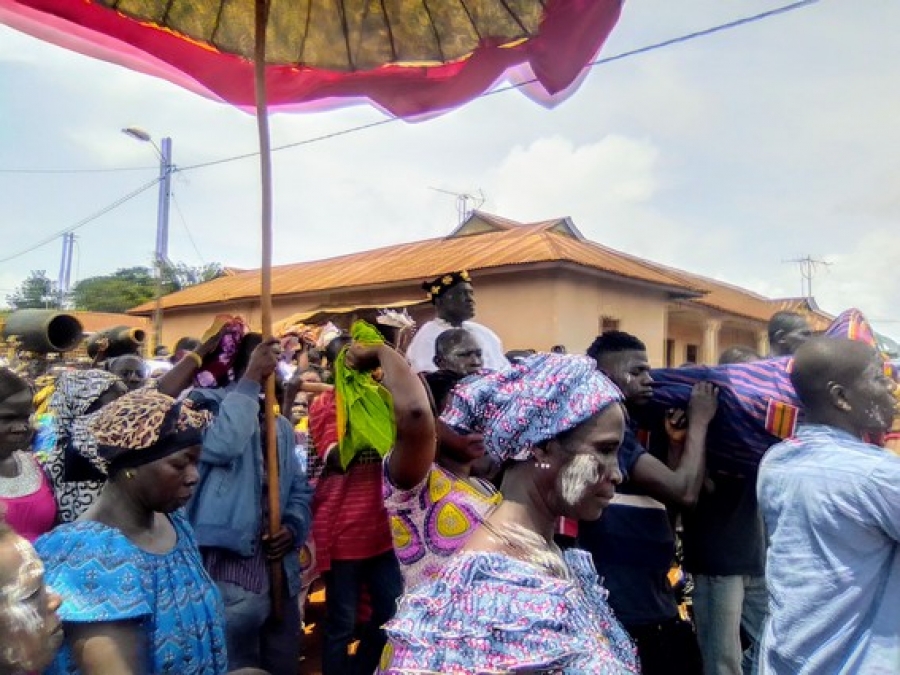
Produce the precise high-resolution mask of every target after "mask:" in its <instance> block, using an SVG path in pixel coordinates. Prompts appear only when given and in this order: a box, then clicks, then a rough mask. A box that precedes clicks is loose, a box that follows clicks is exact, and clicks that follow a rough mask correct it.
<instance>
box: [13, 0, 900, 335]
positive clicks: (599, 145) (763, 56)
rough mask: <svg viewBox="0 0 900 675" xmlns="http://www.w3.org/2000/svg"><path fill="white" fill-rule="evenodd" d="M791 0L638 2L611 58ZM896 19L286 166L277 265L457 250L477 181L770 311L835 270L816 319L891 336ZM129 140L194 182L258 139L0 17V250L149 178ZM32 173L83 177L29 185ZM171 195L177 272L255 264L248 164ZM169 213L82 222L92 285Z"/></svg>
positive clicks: (148, 82) (294, 159) (518, 100)
mask: <svg viewBox="0 0 900 675" xmlns="http://www.w3.org/2000/svg"><path fill="white" fill-rule="evenodd" d="M782 4H785V3H784V1H782V2H768V1H766V2H757V1H750V0H682V1H681V2H678V3H672V2H666V1H665V0H629V1H628V2H627V3H626V7H625V11H624V14H623V16H622V19H621V21H620V23H619V25H618V27H617V28H616V29H615V31H614V33H613V35H612V37H611V38H610V40H609V41H608V43H607V45H606V47H605V48H604V54H607V55H609V54H615V53H618V52H622V51H626V50H629V49H633V48H636V47H640V46H643V45H647V44H650V43H653V42H656V41H659V40H664V39H667V38H671V37H675V36H678V35H682V34H685V33H689V32H691V31H694V30H699V29H703V28H706V27H708V26H711V25H715V24H718V23H721V22H724V21H728V20H731V19H735V18H738V17H741V16H746V15H750V14H755V13H757V12H759V11H762V10H764V9H768V8H772V7H777V6H780V5H782ZM898 25H900V3H897V2H893V1H891V0H866V2H852V3H851V2H842V1H840V0H822V1H821V2H819V3H817V4H814V5H811V6H809V7H807V8H804V9H801V10H798V11H795V12H792V13H790V14H785V15H782V16H777V17H773V18H770V19H767V20H765V21H761V22H759V23H756V24H753V25H749V26H745V27H742V28H738V29H735V30H731V31H728V32H725V33H721V34H717V35H713V36H710V37H704V38H700V39H697V40H694V41H691V42H688V43H684V44H680V45H676V46H672V47H669V48H666V49H663V50H660V51H656V52H653V53H649V54H644V55H641V56H637V57H633V58H628V59H625V60H622V61H618V62H616V63H612V64H609V65H604V66H601V67H597V68H594V69H593V70H592V71H591V72H590V74H589V75H588V77H587V78H586V80H585V82H584V84H583V85H582V87H581V88H580V89H579V90H578V91H577V92H576V93H575V94H574V95H573V96H572V97H571V98H570V99H569V100H568V101H566V102H564V103H563V104H561V105H559V106H558V107H556V108H554V109H552V110H548V109H545V108H543V107H540V106H538V105H535V104H534V103H533V102H531V101H530V100H529V99H527V98H526V97H524V96H523V95H521V94H520V93H517V92H511V93H504V94H500V95H497V96H491V97H488V98H486V99H483V100H478V101H475V102H473V103H471V104H470V105H468V106H466V107H464V108H462V109H460V110H457V111H454V112H452V113H450V114H447V115H444V116H442V117H439V118H436V119H433V120H430V121H427V122H423V123H418V124H407V123H404V122H396V123H392V124H387V125H384V126H380V127H377V128H374V129H370V130H366V131H360V132H357V133H353V134H349V135H346V136H341V137H338V138H334V139H331V140H326V141H322V142H317V143H313V144H309V145H304V146H300V147H297V148H293V149H288V150H283V151H280V152H277V153H275V160H274V173H275V218H274V220H275V230H276V250H275V260H276V262H277V263H288V262H294V261H300V260H310V259H316V258H321V257H327V256H334V255H340V254H343V253H348V252H352V251H358V250H364V249H367V248H373V247H376V246H382V245H387V244H392V243H397V242H403V241H411V240H415V239H422V238H426V237H435V236H441V235H444V234H446V233H448V232H449V231H450V230H451V229H452V228H453V227H454V226H455V224H456V204H455V199H454V198H453V197H452V196H450V195H447V194H444V193H441V192H438V191H435V190H433V189H431V188H433V187H436V188H440V189H442V190H448V191H451V192H477V191H479V190H480V191H481V192H483V194H484V196H485V198H486V201H485V203H484V204H483V206H482V209H484V210H486V211H489V212H492V213H496V214H498V215H501V216H505V217H508V218H513V219H519V220H526V221H528V220H540V219H544V218H550V217H557V216H571V217H572V218H573V220H574V222H575V224H576V225H577V226H578V228H579V229H580V230H581V231H582V232H583V233H584V234H585V235H586V236H588V237H589V238H591V239H593V240H595V241H598V242H601V243H603V244H605V245H608V246H611V247H613V248H618V249H620V250H623V251H627V252H629V253H632V254H636V255H641V256H645V257H648V258H651V259H654V260H657V261H659V262H663V263H666V264H671V265H675V266H678V267H682V268H684V269H687V270H690V271H694V272H698V273H701V274H707V275H709V276H713V277H715V278H718V279H722V280H725V281H729V282H731V283H735V284H739V285H742V286H745V287H747V288H750V289H752V290H756V291H758V292H761V293H764V294H767V295H771V296H787V295H791V296H793V295H798V294H799V292H800V289H801V283H800V273H799V270H798V269H797V267H796V265H792V264H790V263H788V262H785V261H787V260H790V259H793V258H798V257H802V256H806V255H811V256H813V257H814V258H818V259H822V260H826V261H828V262H830V263H831V264H830V266H828V267H827V268H823V269H822V270H820V271H819V273H818V274H817V276H816V277H815V280H814V290H815V295H816V297H817V299H818V301H819V304H820V305H821V306H823V307H824V308H825V309H826V310H828V311H831V312H834V313H837V312H839V311H841V310H843V309H845V308H847V307H849V306H858V307H860V308H861V309H862V310H863V311H864V312H866V313H867V314H868V315H870V316H871V317H872V318H873V319H874V320H875V323H876V326H877V327H878V328H880V329H882V330H883V331H885V332H887V333H888V334H892V335H894V336H895V337H896V336H898V335H900V308H898V307H897V300H896V298H897V297H898V291H900V249H898V246H897V238H898V232H897V222H898V220H900V180H898V177H900V153H898V152H897V150H896V149H897V148H898V147H900V125H898V124H897V111H898V110H900V85H898V82H900V40H897V39H896V26H898ZM379 119H382V117H381V115H380V113H378V112H377V111H375V110H372V109H370V108H367V107H363V106H358V107H353V108H347V109H342V110H337V111H330V112H325V113H306V114H275V115H273V116H272V134H273V145H275V146H279V145H285V144H290V143H295V142H298V141H301V140H304V139H308V138H313V137H317V136H320V135H323V134H327V133H330V132H334V131H339V130H343V129H346V128H348V127H353V126H357V125H360V124H365V123H368V122H373V121H377V120H379ZM127 126H139V127H141V128H143V129H145V130H147V131H148V132H149V133H151V134H152V135H153V136H154V137H156V138H157V139H159V138H161V137H163V136H170V137H172V139H173V145H174V161H175V163H176V165H179V166H181V167H187V166H190V165H195V164H200V163H203V162H208V161H213V160H218V159H222V158H225V157H231V156H234V155H239V154H243V153H248V152H253V151H255V150H256V144H257V141H256V126H255V121H254V119H253V118H252V117H251V116H249V115H246V114H244V113H242V112H239V111H237V110H234V109H232V108H230V107H228V106H226V105H222V104H219V103H216V102H213V101H209V100H206V99H204V98H202V97H199V96H196V95H194V94H191V93H188V92H186V91H182V90H180V89H178V88H177V87H175V86H174V85H171V84H168V83H166V82H164V81H161V80H157V79H154V78H152V77H149V76H146V75H141V74H137V73H133V72H130V71H128V70H126V69H124V68H120V67H118V66H115V65H111V64H107V63H103V62H100V61H96V60H93V59H89V58H87V57H83V56H80V55H78V54H74V53H71V52H67V51H64V50H62V49H59V48H57V47H54V46H52V45H47V44H43V43H41V42H39V41H37V40H34V39H33V38H30V37H28V36H26V35H23V34H20V33H16V32H14V31H12V30H10V29H8V28H6V27H3V26H0V170H2V171H3V172H2V173H0V200H2V204H3V209H2V215H0V223H2V230H3V234H4V237H3V241H4V246H3V250H4V253H5V255H0V258H5V257H7V256H8V255H13V254H15V253H16V252H18V251H20V250H23V249H25V248H28V247H29V246H30V245H32V244H34V243H37V242H38V241H40V240H42V239H44V238H46V237H47V236H49V235H51V234H52V233H54V232H56V231H59V230H62V229H64V228H66V227H68V226H71V225H74V224H75V223H77V222H79V221H80V220H82V219H83V218H85V217H87V216H90V215H92V214H93V213H95V212H97V211H99V210H101V209H103V208H104V207H106V206H108V205H109V204H111V203H113V202H115V201H116V200H117V199H119V198H120V197H122V196H123V195H126V194H128V193H130V192H131V191H133V190H134V189H136V188H138V187H139V186H141V185H143V184H145V183H147V182H148V181H150V180H152V179H153V178H154V176H155V175H156V172H157V170H158V165H157V160H156V157H155V155H154V153H153V150H152V148H151V147H150V146H149V145H147V144H143V143H140V142H138V141H135V140H133V139H131V138H129V137H127V136H125V135H124V134H122V133H121V132H120V129H121V128H123V127H127ZM24 169H79V170H83V171H84V170H92V171H91V172H87V171H85V172H82V173H59V174H48V173H21V172H16V171H14V170H24ZM101 169H102V170H112V171H103V172H100V171H96V170H101ZM126 169H127V170H126ZM11 170H13V171H11ZM173 193H174V202H173V205H172V212H171V223H170V230H171V239H170V245H169V248H170V257H171V258H172V259H174V260H178V261H183V262H186V263H188V264H201V263H203V262H220V263H223V264H226V265H232V266H235V267H255V266H258V256H259V236H258V221H259V215H258V213H259V205H258V201H259V195H258V168H257V164H256V161H255V160H254V159H249V160H242V161H236V162H229V163H224V164H220V165H217V166H213V167H208V168H203V169H195V170H185V171H182V172H180V173H178V174H177V175H176V177H175V179H174V182H173ZM156 204H157V195H156V190H155V188H154V189H150V190H148V191H146V192H144V193H142V194H140V195H139V196H137V197H135V198H134V199H132V200H130V201H128V202H127V203H126V204H124V205H123V206H121V207H120V208H118V209H116V210H115V211H112V212H111V213H108V214H107V215H105V216H103V217H101V218H99V219H97V220H95V221H93V222H91V223H90V224H88V225H86V226H85V227H83V228H81V229H79V230H78V231H77V235H78V248H77V255H76V270H75V272H76V274H77V277H78V278H85V277H88V276H92V275H96V274H104V273H109V272H112V271H114V270H115V269H116V268H118V267H125V266H132V265H140V264H148V263H149V262H150V260H151V255H152V249H153V244H154V236H155V235H154V232H155V226H156ZM192 240H193V243H192ZM61 247H62V244H61V240H59V239H57V240H56V241H54V242H52V243H51V244H49V245H47V246H44V247H41V248H39V249H37V250H35V251H33V252H31V253H28V254H25V255H22V256H19V257H16V258H14V259H12V260H9V261H7V262H2V263H0V299H2V298H5V296H6V295H7V294H8V293H9V292H10V290H11V289H13V288H15V287H16V286H17V285H18V284H19V283H20V282H21V281H22V280H23V279H24V278H25V277H26V276H27V275H28V273H29V271H30V270H35V269H45V270H47V271H48V274H49V275H50V276H51V277H53V278H55V277H56V274H57V271H58V268H59V259H60V254H61Z"/></svg>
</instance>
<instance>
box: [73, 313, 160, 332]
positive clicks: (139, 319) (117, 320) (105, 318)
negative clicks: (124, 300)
mask: <svg viewBox="0 0 900 675" xmlns="http://www.w3.org/2000/svg"><path fill="white" fill-rule="evenodd" d="M65 314H71V315H72V316H74V317H75V318H76V319H78V320H79V321H80V322H81V327H82V328H83V329H84V332H85V333H96V332H97V331H100V330H103V329H105V328H114V327H116V326H126V327H128V328H147V327H148V326H149V325H150V322H149V321H148V320H147V319H146V318H145V317H143V316H131V315H130V314H113V313H109V312H82V311H72V312H65Z"/></svg>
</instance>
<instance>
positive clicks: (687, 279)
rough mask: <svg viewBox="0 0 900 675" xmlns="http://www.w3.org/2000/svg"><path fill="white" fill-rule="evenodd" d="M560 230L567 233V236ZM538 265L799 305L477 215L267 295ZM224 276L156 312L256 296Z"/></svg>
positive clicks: (275, 281) (752, 305)
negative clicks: (477, 225) (481, 226)
mask: <svg viewBox="0 0 900 675" xmlns="http://www.w3.org/2000/svg"><path fill="white" fill-rule="evenodd" d="M476 220H477V221H481V222H482V223H485V224H487V225H489V226H490V227H492V228H493V231H488V232H482V231H479V232H477V233H472V234H470V233H469V232H468V230H467V228H466V225H467V224H469V223H470V222H473V221H476ZM560 230H568V231H569V232H570V233H571V236H567V235H566V234H563V233H561V232H560ZM542 262H569V263H573V264H576V265H581V266H584V267H588V268H592V269H596V270H599V271H602V272H607V273H609V274H613V275H616V276H622V277H625V278H628V279H633V280H636V281H642V282H645V283H650V284H654V285H658V286H663V287H666V288H668V289H669V290H671V291H674V292H681V293H683V294H684V297H685V298H689V299H688V302H691V303H696V304H698V305H701V306H703V307H706V308H709V309H714V310H718V311H721V312H725V313H727V314H732V315H735V316H739V317H743V318H746V319H751V320H755V321H761V322H768V320H769V318H770V317H771V316H772V314H774V313H775V312H776V311H778V310H779V309H791V310H794V311H798V310H797V307H798V305H797V301H798V300H803V299H797V298H788V299H783V300H772V299H770V298H766V297H764V296H762V295H759V294H757V293H753V292H752V291H748V290H746V289H744V288H740V287H739V286H735V285H733V284H729V283H726V282H723V281H718V280H715V279H711V278H709V277H705V276H702V275H699V274H693V273H691V272H686V271H684V270H680V269H676V268H674V267H669V266H667V265H662V264H660V263H656V262H652V261H650V260H645V259H643V258H639V257H637V256H633V255H630V254H627V253H622V252H621V251H616V250H614V249H611V248H608V247H606V246H603V245H601V244H598V243H596V242H592V241H589V240H587V239H584V238H583V236H582V235H581V233H580V232H578V230H577V229H575V228H574V225H573V224H572V223H571V221H569V219H567V218H555V219H551V220H544V221H541V222H537V223H530V224H523V223H519V222H516V221H514V220H510V219H508V218H502V217H500V216H495V215H493V214H490V213H484V212H481V211H474V212H473V213H472V215H471V216H470V220H469V221H466V223H463V224H462V225H461V226H460V227H458V228H456V229H455V230H454V231H453V232H452V233H451V234H450V235H449V236H448V237H442V238H437V239H426V240H424V241H417V242H412V243H408V244H400V245H397V246H389V247H385V248H380V249H375V250H371V251H364V252H361V253H354V254H350V255H345V256H339V257H336V258H328V259H325V260H317V261H313V262H306V263H296V264H293V265H282V266H279V267H275V268H273V270H272V289H273V295H275V296H279V295H296V294H300V293H311V292H316V291H323V290H336V289H342V288H352V287H359V286H377V285H380V284H387V283H401V282H419V281H421V280H422V279H426V278H429V277H434V276H437V275H439V274H441V273H443V272H450V271H453V270H458V269H468V270H480V269H491V268H498V267H507V266H513V265H523V264H533V263H542ZM226 269H227V270H228V271H229V272H230V274H229V275H228V276H225V277H221V278H219V279H214V280H213V281H209V282H206V283H204V284H199V285H197V286H192V287H190V288H187V289H184V290H182V291H179V292H177V293H172V294H170V295H167V296H165V297H164V298H163V301H162V302H163V308H165V309H170V308H176V307H189V306H193V305H204V304H214V303H217V302H223V301H229V300H239V299H247V298H255V297H257V296H258V295H259V270H236V269H234V268H226ZM691 296H694V297H691ZM782 305H784V306H782ZM813 305H814V303H813ZM806 307H807V309H806V310H804V313H807V314H808V315H809V316H810V319H811V321H812V322H813V323H814V324H815V325H814V326H813V328H814V329H816V330H819V329H820V328H823V327H825V326H827V325H828V323H829V322H830V320H831V317H829V316H828V315H827V314H825V313H824V312H821V310H819V309H818V308H817V307H814V306H813V307H809V306H808V305H806ZM153 308H154V303H146V304H144V305H141V306H139V307H135V308H134V309H132V310H129V311H130V312H131V313H133V314H144V315H149V314H150V313H151V312H152V311H153ZM820 324H823V325H821V326H820Z"/></svg>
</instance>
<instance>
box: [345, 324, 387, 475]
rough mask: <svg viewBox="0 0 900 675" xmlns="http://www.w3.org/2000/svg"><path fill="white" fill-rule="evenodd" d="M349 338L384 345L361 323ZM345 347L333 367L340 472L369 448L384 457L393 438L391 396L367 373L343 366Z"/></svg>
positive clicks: (375, 331) (376, 334)
mask: <svg viewBox="0 0 900 675" xmlns="http://www.w3.org/2000/svg"><path fill="white" fill-rule="evenodd" d="M350 337H352V338H353V341H354V342H356V343H359V344H363V345H379V344H384V338H383V337H382V336H381V334H380V333H379V332H378V331H377V330H376V329H375V328H374V327H373V326H372V325H370V324H368V323H366V322H365V321H356V322H355V323H354V324H353V326H352V327H351V328H350ZM348 348H349V347H345V348H344V349H342V350H341V353H340V355H338V357H337V359H336V360H335V364H334V389H335V398H336V404H337V432H338V452H339V454H340V459H341V466H342V467H343V468H344V469H346V468H347V467H348V466H349V465H350V462H351V461H352V460H353V458H354V457H356V456H357V455H358V454H359V453H360V452H362V451H363V450H367V449H369V448H371V449H374V450H375V451H376V452H377V453H378V454H379V455H381V456H382V457H384V456H385V455H387V453H388V452H389V451H390V449H391V448H392V447H394V441H395V439H396V438H397V424H396V421H395V419H394V402H393V399H392V398H391V393H390V392H389V391H388V390H387V389H385V388H384V387H383V386H381V385H380V384H379V383H378V382H376V381H375V378H373V377H372V374H371V373H363V372H359V371H358V370H353V369H352V368H348V367H347V365H346V359H347V349H348Z"/></svg>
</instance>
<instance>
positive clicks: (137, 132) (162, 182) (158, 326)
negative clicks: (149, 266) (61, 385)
mask: <svg viewBox="0 0 900 675" xmlns="http://www.w3.org/2000/svg"><path fill="white" fill-rule="evenodd" d="M122 133H124V134H125V135H126V136H131V138H134V139H136V140H138V141H141V142H143V143H150V144H151V145H153V149H154V150H156V154H157V155H158V156H159V200H158V201H157V206H156V248H155V249H154V251H153V267H154V268H155V272H156V293H155V295H156V307H155V309H154V310H153V347H154V349H155V348H156V347H158V346H159V345H160V344H162V322H163V311H162V293H163V270H164V269H165V266H166V265H167V264H169V201H170V199H171V196H172V174H173V173H174V172H175V165H174V164H172V139H171V138H169V137H168V136H166V137H165V138H163V139H162V147H158V146H157V145H156V143H155V142H154V141H153V137H152V136H151V135H150V134H148V133H147V132H146V131H144V130H143V129H141V128H140V127H128V128H127V129H122Z"/></svg>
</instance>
